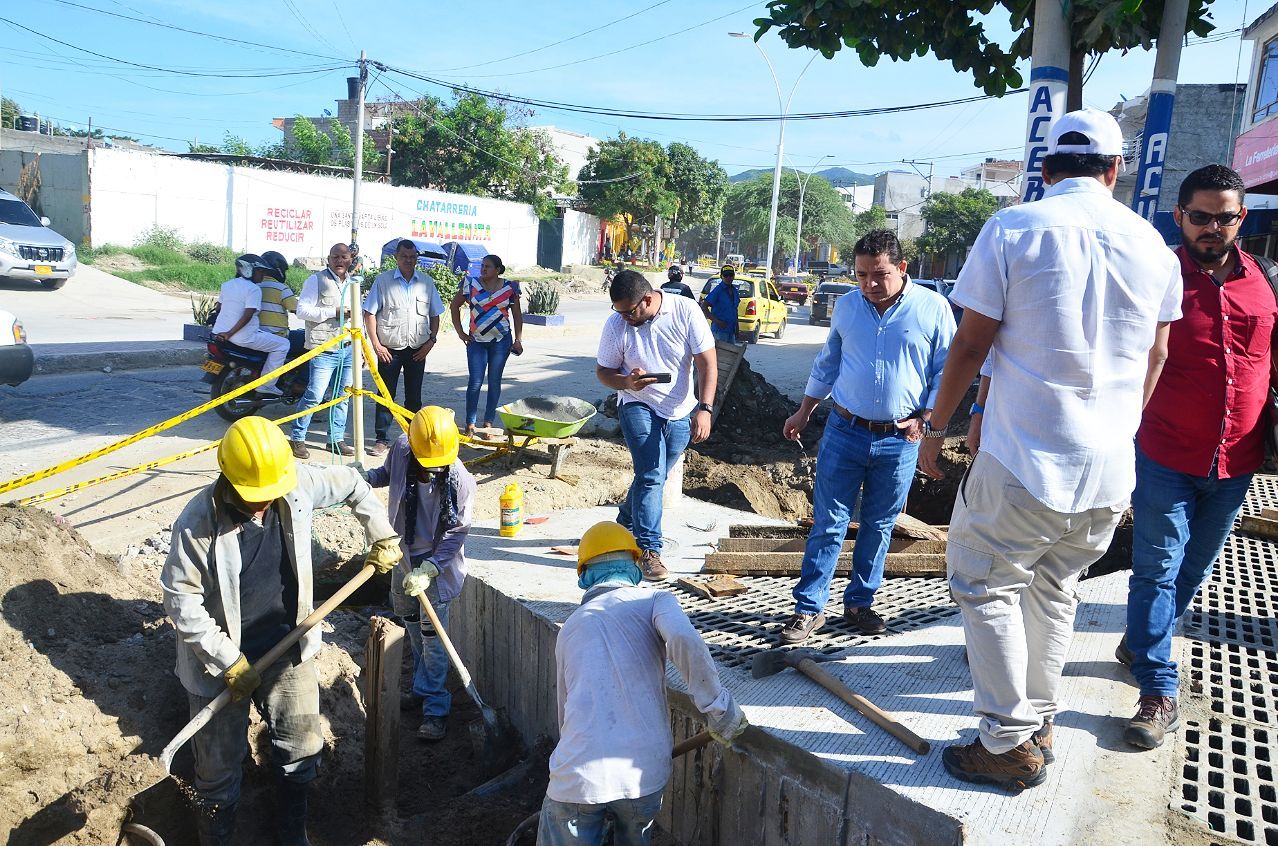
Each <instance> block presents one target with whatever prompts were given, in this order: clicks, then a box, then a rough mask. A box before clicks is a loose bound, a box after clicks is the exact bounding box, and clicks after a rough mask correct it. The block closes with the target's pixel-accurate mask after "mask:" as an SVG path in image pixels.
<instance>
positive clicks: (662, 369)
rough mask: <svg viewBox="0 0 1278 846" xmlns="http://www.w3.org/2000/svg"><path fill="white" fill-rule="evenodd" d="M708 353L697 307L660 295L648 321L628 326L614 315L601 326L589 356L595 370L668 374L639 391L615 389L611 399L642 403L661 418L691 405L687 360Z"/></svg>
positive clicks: (710, 342)
mask: <svg viewBox="0 0 1278 846" xmlns="http://www.w3.org/2000/svg"><path fill="white" fill-rule="evenodd" d="M712 349H714V338H712V337H711V336H710V325H709V323H707V322H706V317H705V315H704V314H703V313H702V312H701V309H700V308H698V307H697V304H696V303H695V302H694V301H692V300H690V299H688V298H687V297H678V296H672V295H670V294H661V306H660V308H659V309H658V310H657V314H656V316H655V317H653V318H652V320H649V321H648V322H647V323H645V324H643V325H642V326H631V325H630V324H629V323H627V322H626V321H625V320H623V319H622V317H621V315H620V314H617V313H616V312H614V313H612V314H610V315H609V316H608V319H607V321H605V322H604V327H603V334H602V335H601V336H600V338H599V353H598V355H597V356H596V357H595V360H596V361H597V362H598V364H599V366H600V367H603V368H607V369H608V370H615V371H617V372H618V373H629V372H630V371H631V370H634V369H635V368H636V367H638V368H640V369H642V370H643V371H644V372H646V373H669V374H671V376H672V377H673V378H672V379H671V381H670V382H668V383H666V384H660V383H658V384H655V385H649V386H648V387H646V388H644V389H643V390H640V391H618V392H617V401H618V402H619V403H620V404H622V405H624V404H626V403H628V402H642V403H644V404H646V405H647V406H649V407H650V408H651V409H652V410H653V411H655V412H656V413H657V416H659V417H663V418H665V419H666V420H677V419H679V418H681V417H687V416H688V415H689V414H691V413H692V410H693V409H694V408H696V407H697V398H696V396H695V395H694V394H693V392H692V387H693V385H692V370H693V367H692V357H693V356H694V355H697V354H699V353H703V352H706V351H707V350H712Z"/></svg>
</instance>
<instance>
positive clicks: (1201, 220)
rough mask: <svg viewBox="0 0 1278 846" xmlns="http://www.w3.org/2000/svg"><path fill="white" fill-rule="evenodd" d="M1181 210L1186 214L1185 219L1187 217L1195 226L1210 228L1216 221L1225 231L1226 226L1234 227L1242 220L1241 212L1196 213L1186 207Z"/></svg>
mask: <svg viewBox="0 0 1278 846" xmlns="http://www.w3.org/2000/svg"><path fill="white" fill-rule="evenodd" d="M1180 210H1181V211H1182V212H1184V214H1185V217H1187V218H1188V219H1189V222H1190V223H1192V224H1193V225H1194V226H1210V225H1211V222H1212V221H1213V220H1214V221H1216V224H1217V225H1218V226H1220V227H1221V228H1222V229H1223V228H1224V227H1226V226H1233V225H1234V224H1235V223H1237V222H1238V221H1240V220H1242V213H1241V212H1225V213H1223V214H1208V213H1207V212H1205V211H1195V210H1193V209H1187V208H1185V207H1184V206H1181V207H1180Z"/></svg>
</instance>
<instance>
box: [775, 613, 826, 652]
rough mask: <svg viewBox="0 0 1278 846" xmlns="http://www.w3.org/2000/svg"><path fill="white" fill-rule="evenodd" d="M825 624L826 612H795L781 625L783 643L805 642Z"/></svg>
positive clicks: (786, 644)
mask: <svg viewBox="0 0 1278 846" xmlns="http://www.w3.org/2000/svg"><path fill="white" fill-rule="evenodd" d="M824 625H825V615H824V614H795V615H794V616H793V617H791V618H790V620H789V621H788V622H787V623H786V624H785V625H784V626H782V627H781V645H782V646H791V645H793V644H796V643H803V641H805V640H807V639H808V635H810V634H812V633H813V632H815V631H816V630H817V629H819V628H821V627H822V626H824Z"/></svg>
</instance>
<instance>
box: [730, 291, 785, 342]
mask: <svg viewBox="0 0 1278 846" xmlns="http://www.w3.org/2000/svg"><path fill="white" fill-rule="evenodd" d="M734 284H735V285H736V286H737V293H738V294H740V295H741V304H740V305H739V306H738V307H737V335H738V337H740V338H741V339H742V340H744V341H745V342H746V343H747V344H757V343H758V342H759V336H760V335H771V336H772V337H774V338H780V337H781V336H783V335H785V324H786V319H787V318H788V317H789V310H788V309H786V307H785V303H784V302H783V301H782V299H781V292H780V291H778V290H777V287H776V286H775V285H773V284H772V283H771V282H767V281H765V280H763V279H760V278H758V277H757V276H750V275H747V276H743V277H742V278H740V279H738V280H737V281H736V282H735V283H734Z"/></svg>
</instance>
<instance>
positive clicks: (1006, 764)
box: [941, 740, 1047, 790]
mask: <svg viewBox="0 0 1278 846" xmlns="http://www.w3.org/2000/svg"><path fill="white" fill-rule="evenodd" d="M941 763H942V764H944V765H945V771H946V772H948V773H949V774H950V775H952V776H954V777H955V778H957V779H960V780H961V781H970V782H973V783H975V784H995V785H998V786H999V787H1005V788H1007V789H1009V790H1024V789H1025V788H1027V787H1037V786H1038V785H1040V784H1042V783H1043V782H1044V781H1046V780H1047V764H1045V763H1044V762H1043V753H1042V752H1040V751H1039V749H1038V747H1037V746H1035V745H1034V741H1033V740H1027V741H1025V742H1024V743H1022V744H1021V745H1020V746H1017V747H1016V748H1015V749H1012V750H1011V751H1009V752H1004V753H1002V754H1001V755H995V754H994V753H993V752H990V751H989V750H987V749H986V748H985V746H984V745H983V744H982V743H981V741H979V740H976V741H973V742H972V743H969V744H967V745H966V746H958V745H955V746H947V747H946V748H945V751H944V752H942V753H941Z"/></svg>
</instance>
